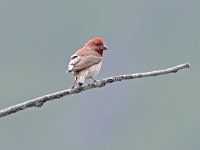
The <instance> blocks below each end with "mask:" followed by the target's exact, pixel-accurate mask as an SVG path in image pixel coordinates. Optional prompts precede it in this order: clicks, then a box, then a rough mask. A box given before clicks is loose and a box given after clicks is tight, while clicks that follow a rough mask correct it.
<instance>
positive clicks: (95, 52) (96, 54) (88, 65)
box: [66, 38, 107, 88]
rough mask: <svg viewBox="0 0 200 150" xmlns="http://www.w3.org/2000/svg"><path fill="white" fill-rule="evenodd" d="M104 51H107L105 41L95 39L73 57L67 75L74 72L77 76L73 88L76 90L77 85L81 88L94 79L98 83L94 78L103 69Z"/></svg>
mask: <svg viewBox="0 0 200 150" xmlns="http://www.w3.org/2000/svg"><path fill="white" fill-rule="evenodd" d="M104 50H107V46H106V45H105V42H104V40H103V39H101V38H94V39H92V40H90V41H88V42H87V43H86V44H85V45H84V46H83V48H81V49H79V50H78V51H76V52H75V54H73V55H72V56H71V59H70V62H69V65H68V70H67V71H66V73H69V72H72V74H73V75H74V76H75V81H74V83H73V85H72V87H71V88H74V86H75V85H76V84H78V86H79V87H80V86H82V85H83V84H84V82H85V79H92V80H93V81H94V82H96V80H95V79H94V77H95V76H96V75H97V74H98V73H99V71H100V69H101V65H102V61H103V53H104Z"/></svg>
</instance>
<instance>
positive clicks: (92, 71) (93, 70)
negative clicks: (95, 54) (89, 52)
mask: <svg viewBox="0 0 200 150" xmlns="http://www.w3.org/2000/svg"><path fill="white" fill-rule="evenodd" d="M101 65H102V62H100V63H98V64H96V65H93V66H91V67H89V68H88V73H87V76H86V79H89V78H94V77H95V76H96V75H97V74H98V73H99V71H100V69H101Z"/></svg>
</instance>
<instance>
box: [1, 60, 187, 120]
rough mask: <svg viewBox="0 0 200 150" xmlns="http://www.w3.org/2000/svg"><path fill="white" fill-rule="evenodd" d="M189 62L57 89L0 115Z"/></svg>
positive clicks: (178, 68) (183, 66) (165, 72)
mask: <svg viewBox="0 0 200 150" xmlns="http://www.w3.org/2000/svg"><path fill="white" fill-rule="evenodd" d="M189 67H190V65H189V63H185V64H181V65H178V66H175V67H172V68H168V69H163V70H157V71H151V72H145V73H136V74H126V75H119V76H113V77H109V78H106V79H103V80H100V81H98V82H94V83H91V84H87V85H84V86H82V87H76V88H74V89H67V90H64V91H59V92H56V93H52V94H48V95H45V96H42V97H38V98H35V99H32V100H29V101H26V102H23V103H20V104H17V105H14V106H10V107H8V108H6V109H2V110H0V117H4V116H7V115H10V114H12V113H16V112H18V111H21V110H24V109H27V108H29V107H41V106H42V105H43V104H44V103H45V102H47V101H51V100H54V99H59V98H61V97H63V96H67V95H71V94H77V93H80V92H83V91H86V90H89V89H93V88H100V87H103V86H105V85H106V84H107V83H113V82H117V81H122V80H129V79H136V78H143V77H151V76H157V75H162V74H167V73H176V72H177V71H178V70H180V69H184V68H189Z"/></svg>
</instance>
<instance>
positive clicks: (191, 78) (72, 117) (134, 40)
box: [0, 0, 200, 150]
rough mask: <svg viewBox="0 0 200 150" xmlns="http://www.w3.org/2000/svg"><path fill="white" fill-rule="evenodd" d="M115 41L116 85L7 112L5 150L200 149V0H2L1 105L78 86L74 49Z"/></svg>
mask: <svg viewBox="0 0 200 150" xmlns="http://www.w3.org/2000/svg"><path fill="white" fill-rule="evenodd" d="M93 37H102V38H104V39H105V41H106V44H107V46H108V47H109V50H108V51H106V54H105V58H104V64H103V67H102V70H101V72H100V74H99V75H98V76H97V79H102V78H105V77H109V76H112V75H118V74H126V73H136V72H145V71H150V70H156V69H163V68H167V67H171V66H174V65H178V64H181V63H185V62H190V63H191V68H190V69H184V70H181V71H180V72H178V73H177V74H168V75H163V76H158V77H152V78H144V79H138V80H130V81H124V82H119V83H114V84H110V85H108V86H106V87H104V88H101V89H93V90H90V91H86V92H83V93H80V94H77V95H73V96H67V97H64V98H62V99H61V100H56V101H52V102H48V103H46V104H45V105H44V106H43V107H42V108H31V109H28V110H25V111H21V112H18V113H16V114H13V115H10V116H7V117H4V118H1V119H0V149H1V150H13V149H15V150H35V149H39V150H55V149H59V150H66V149H69V150H133V149H135V150H199V149H200V117H199V116H200V99H199V98H200V94H199V93H200V91H199V88H200V80H199V74H200V70H199V56H200V44H199V43H200V41H199V40H200V1H199V0H123V1H122V0H121V1H119V0H118V1H117V0H116V1H114V0H102V1H97V0H83V1H75V0H1V1H0V97H1V98H0V109H3V108H6V107H8V106H10V105H14V104H17V103H20V102H23V101H26V100H30V99H32V98H36V97H39V96H42V95H45V94H49V93H53V92H56V91H59V90H64V89H67V88H69V87H70V86H71V85H72V83H73V80H74V78H73V76H72V75H70V74H65V70H66V68H67V65H68V61H69V57H70V56H71V55H72V54H73V53H74V51H75V50H77V49H79V48H80V47H82V46H83V44H84V43H85V42H87V41H88V40H89V39H91V38H93Z"/></svg>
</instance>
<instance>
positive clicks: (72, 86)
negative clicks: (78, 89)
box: [71, 76, 77, 89]
mask: <svg viewBox="0 0 200 150" xmlns="http://www.w3.org/2000/svg"><path fill="white" fill-rule="evenodd" d="M76 81H77V76H75V81H74V83H73V85H72V87H71V89H73V88H74V86H75V84H76Z"/></svg>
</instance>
